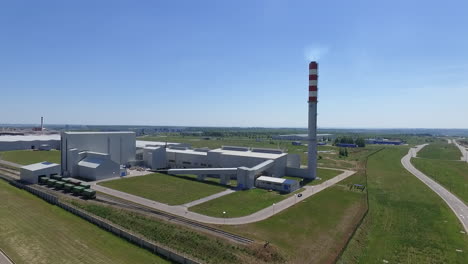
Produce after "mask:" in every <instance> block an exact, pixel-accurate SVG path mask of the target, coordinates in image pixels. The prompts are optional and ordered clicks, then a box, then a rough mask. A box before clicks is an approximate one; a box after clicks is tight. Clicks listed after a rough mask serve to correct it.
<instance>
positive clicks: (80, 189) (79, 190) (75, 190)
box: [72, 186, 85, 195]
mask: <svg viewBox="0 0 468 264" xmlns="http://www.w3.org/2000/svg"><path fill="white" fill-rule="evenodd" d="M84 189H85V188H84V187H81V186H75V187H73V188H72V193H73V194H77V195H78V194H81V193H82V192H83V191H84Z"/></svg>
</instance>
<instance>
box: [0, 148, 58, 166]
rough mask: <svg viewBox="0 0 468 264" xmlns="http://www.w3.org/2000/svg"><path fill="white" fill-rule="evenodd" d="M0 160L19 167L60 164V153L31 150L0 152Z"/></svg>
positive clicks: (56, 151)
mask: <svg viewBox="0 0 468 264" xmlns="http://www.w3.org/2000/svg"><path fill="white" fill-rule="evenodd" d="M0 159H2V160H6V161H10V162H14V163H18V164H21V165H29V164H33V163H38V162H42V161H50V162H54V163H59V164H60V151H58V150H51V151H39V150H36V151H33V150H12V151H4V152H0Z"/></svg>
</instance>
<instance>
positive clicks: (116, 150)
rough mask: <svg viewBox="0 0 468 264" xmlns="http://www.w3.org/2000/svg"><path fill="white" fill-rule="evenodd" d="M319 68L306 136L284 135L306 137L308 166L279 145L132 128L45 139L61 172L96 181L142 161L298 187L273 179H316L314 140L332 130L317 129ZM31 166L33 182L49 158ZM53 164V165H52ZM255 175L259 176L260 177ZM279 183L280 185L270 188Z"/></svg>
mask: <svg viewBox="0 0 468 264" xmlns="http://www.w3.org/2000/svg"><path fill="white" fill-rule="evenodd" d="M317 70H318V65H317V63H316V62H311V63H310V65H309V97H308V99H309V100H308V104H309V128H308V131H309V133H308V135H307V137H306V136H305V135H286V136H283V137H282V138H284V139H294V140H297V139H301V140H307V141H308V153H309V155H308V164H309V166H308V167H307V168H301V166H300V157H299V155H298V154H288V153H283V151H281V150H279V149H268V148H248V147H236V146H223V147H221V148H218V149H209V148H195V149H192V148H190V147H189V146H186V145H183V144H178V143H164V142H148V141H137V140H136V135H135V133H134V132H62V133H61V140H60V146H57V144H56V142H55V140H56V139H55V138H53V139H49V140H54V141H48V145H53V146H54V148H57V149H61V164H60V173H61V175H62V176H63V177H73V178H81V179H85V180H88V181H98V180H104V179H110V178H115V177H123V176H126V175H127V168H129V167H131V166H144V167H146V168H149V169H151V170H153V171H158V170H159V171H161V170H163V171H165V172H167V173H168V174H172V175H178V174H192V175H196V176H197V179H198V180H200V181H203V180H204V179H205V178H206V177H216V178H219V179H220V183H221V184H228V183H229V181H230V180H231V179H235V180H237V189H251V188H254V187H256V186H257V187H259V188H270V189H275V190H280V191H283V192H284V191H286V192H290V191H294V190H296V189H297V188H298V186H299V182H297V181H294V180H285V181H278V180H276V179H278V178H281V177H283V176H285V175H288V176H293V177H300V178H304V179H315V178H316V168H317V144H318V142H317V141H318V140H324V139H325V138H327V139H328V138H329V137H330V136H332V135H330V134H322V135H317V91H318V89H317V82H318V74H317ZM41 126H42V125H41ZM280 137H281V136H280ZM41 145H43V144H41ZM28 146H29V145H28ZM10 148H14V146H10ZM49 149H50V148H49ZM30 166H31V167H30V168H24V170H22V172H23V173H22V179H23V180H25V181H28V182H31V183H36V182H37V181H38V179H37V178H34V177H36V176H37V177H39V176H43V175H45V173H43V172H42V171H43V170H45V169H46V168H47V164H45V163H40V164H35V165H30ZM53 168H57V166H55V165H54V166H53ZM32 175H34V176H32ZM258 177H263V178H260V180H258ZM256 182H257V184H256ZM295 182H296V183H297V184H296V183H295ZM279 185H281V188H279V189H278V188H273V187H274V186H279Z"/></svg>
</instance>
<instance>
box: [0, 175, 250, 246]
mask: <svg viewBox="0 0 468 264" xmlns="http://www.w3.org/2000/svg"><path fill="white" fill-rule="evenodd" d="M0 173H1V174H3V175H5V176H8V177H10V178H14V179H19V171H17V170H14V169H9V168H5V167H0ZM33 188H36V189H39V190H41V191H45V192H47V193H50V194H53V195H65V194H63V193H61V192H60V193H57V191H53V190H51V189H49V188H46V187H42V186H34V187H33ZM95 200H96V201H97V202H101V203H105V204H109V205H114V206H118V207H122V208H127V209H132V210H136V211H140V212H145V213H149V214H152V215H155V216H157V217H159V218H163V219H165V220H168V221H172V222H175V223H179V224H183V225H186V226H189V227H193V228H196V229H199V230H202V231H205V232H208V233H210V234H213V235H216V236H219V237H222V238H226V239H228V240H231V241H234V242H237V243H240V244H244V245H249V244H251V243H253V242H254V240H253V239H250V238H246V237H243V236H239V235H236V234H232V233H229V232H226V231H223V230H221V229H218V228H214V227H211V226H207V225H204V224H200V223H198V222H195V221H192V220H189V219H186V218H183V217H179V216H174V215H171V214H168V213H165V212H162V211H157V210H154V209H151V208H148V207H145V206H143V205H138V204H135V203H132V202H129V201H125V200H122V199H119V198H114V197H112V196H109V195H104V194H100V193H99V194H98V195H97V197H96V199H95Z"/></svg>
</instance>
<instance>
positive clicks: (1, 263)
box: [0, 249, 13, 264]
mask: <svg viewBox="0 0 468 264" xmlns="http://www.w3.org/2000/svg"><path fill="white" fill-rule="evenodd" d="M0 264H13V262H12V261H11V260H10V259H9V258H8V257H7V256H5V254H4V253H3V250H1V249H0Z"/></svg>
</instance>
